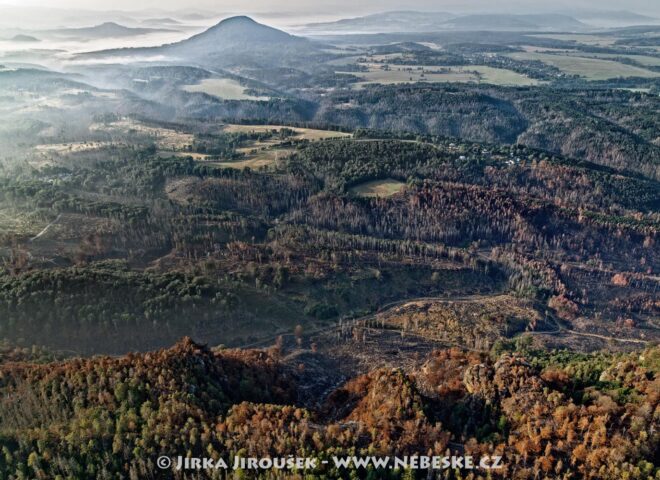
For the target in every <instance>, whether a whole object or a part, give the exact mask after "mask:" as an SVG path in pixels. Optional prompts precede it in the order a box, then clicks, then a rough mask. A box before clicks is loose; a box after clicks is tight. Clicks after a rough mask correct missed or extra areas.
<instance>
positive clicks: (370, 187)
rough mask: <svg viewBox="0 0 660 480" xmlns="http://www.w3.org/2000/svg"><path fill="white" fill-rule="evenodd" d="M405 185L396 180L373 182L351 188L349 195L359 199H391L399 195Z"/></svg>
mask: <svg viewBox="0 0 660 480" xmlns="http://www.w3.org/2000/svg"><path fill="white" fill-rule="evenodd" d="M404 186H405V183H402V182H399V181H398V180H392V179H387V180H373V181H370V182H365V183H362V184H360V185H357V186H355V187H353V188H351V193H353V194H355V195H358V196H360V197H391V196H392V195H396V194H397V193H399V192H400V191H401V190H402V189H403V187H404Z"/></svg>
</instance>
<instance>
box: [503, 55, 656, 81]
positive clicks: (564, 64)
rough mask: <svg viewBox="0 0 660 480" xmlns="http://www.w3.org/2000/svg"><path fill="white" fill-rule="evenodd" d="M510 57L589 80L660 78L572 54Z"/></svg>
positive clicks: (624, 66) (641, 69)
mask: <svg viewBox="0 0 660 480" xmlns="http://www.w3.org/2000/svg"><path fill="white" fill-rule="evenodd" d="M508 56H509V57H511V58H513V59H515V60H522V61H530V60H539V61H541V62H543V63H546V64H548V65H552V66H554V67H557V68H558V69H560V70H561V71H563V72H565V73H567V74H569V75H578V76H580V77H583V78H586V79H588V80H609V79H612V78H620V77H642V78H657V77H660V73H658V72H652V71H650V70H646V69H645V68H640V67H635V66H633V65H626V64H624V63H619V62H615V61H612V60H607V59H604V58H586V57H581V56H580V57H578V56H574V55H572V54H559V55H553V54H550V53H541V52H517V53H510V54H509V55H508Z"/></svg>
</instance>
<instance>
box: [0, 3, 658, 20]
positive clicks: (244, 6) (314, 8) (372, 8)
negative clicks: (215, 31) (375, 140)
mask: <svg viewBox="0 0 660 480" xmlns="http://www.w3.org/2000/svg"><path fill="white" fill-rule="evenodd" d="M1 4H5V5H15V6H44V7H54V8H67V9H68V8H74V9H76V8H77V9H85V10H117V9H122V10H141V9H161V10H162V9H165V10H167V9H172V10H177V9H186V8H197V9H202V10H207V11H213V12H215V11H221V10H224V11H228V12H245V13H270V14H275V13H277V12H282V13H287V14H291V13H293V14H295V13H299V14H301V15H310V14H313V13H318V14H320V15H328V14H334V15H335V16H338V17H344V16H350V15H351V14H363V13H368V12H376V11H385V10H414V9H417V10H428V11H443V10H449V11H455V12H466V11H490V12H492V11H497V10H501V11H503V12H507V11H508V12H513V11H521V12H524V13H529V12H533V11H537V10H538V11H544V12H548V11H561V10H572V9H575V8H588V9H596V10H620V9H624V8H625V9H628V10H634V11H636V12H638V13H645V14H653V15H660V2H658V1H657V0H627V1H626V2H621V1H620V0H552V1H548V0H499V1H498V2H493V1H492V0H462V1H461V0H358V1H356V0H334V1H320V0H91V1H90V0H0V5H1ZM495 4H496V5H497V7H494V5H495ZM508 12H507V13H508Z"/></svg>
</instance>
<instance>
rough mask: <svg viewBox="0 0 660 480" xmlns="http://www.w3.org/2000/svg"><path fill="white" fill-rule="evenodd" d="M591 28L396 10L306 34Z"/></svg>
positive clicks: (561, 20) (554, 18) (552, 19)
mask: <svg viewBox="0 0 660 480" xmlns="http://www.w3.org/2000/svg"><path fill="white" fill-rule="evenodd" d="M588 28H589V26H588V25H586V24H584V23H582V22H580V21H579V20H577V19H575V18H573V17H571V16H569V15H562V14H535V15H509V14H498V15H492V14H475V15H454V14H451V13H447V12H416V11H395V12H385V13H377V14H373V15H366V16H364V17H356V18H347V19H342V20H338V21H335V22H324V23H311V24H308V25H305V26H304V28H303V31H306V32H310V33H348V32H351V33H358V32H362V33H402V32H431V31H436V30H443V31H444V30H488V31H500V30H504V31H507V30H508V31H521V30H522V31H531V30H552V31H555V30H557V31H564V30H566V31H578V30H585V29H588Z"/></svg>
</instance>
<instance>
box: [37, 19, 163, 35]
mask: <svg viewBox="0 0 660 480" xmlns="http://www.w3.org/2000/svg"><path fill="white" fill-rule="evenodd" d="M174 31H175V30H167V29H161V28H131V27H125V26H123V25H120V24H118V23H115V22H105V23H102V24H100V25H95V26H93V27H82V28H59V29H55V30H46V31H44V32H43V33H45V34H49V35H57V36H71V37H84V38H95V39H99V38H118V37H132V36H137V35H146V34H149V33H159V32H161V33H162V32H174Z"/></svg>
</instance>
